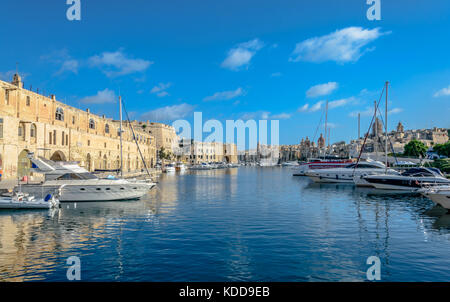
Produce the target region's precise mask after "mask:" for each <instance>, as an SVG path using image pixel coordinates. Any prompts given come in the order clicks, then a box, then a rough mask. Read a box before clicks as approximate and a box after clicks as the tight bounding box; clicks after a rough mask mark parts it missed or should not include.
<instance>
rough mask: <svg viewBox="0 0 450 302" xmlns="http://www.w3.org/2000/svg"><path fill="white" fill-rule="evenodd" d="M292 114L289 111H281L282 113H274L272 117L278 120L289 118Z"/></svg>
mask: <svg viewBox="0 0 450 302" xmlns="http://www.w3.org/2000/svg"><path fill="white" fill-rule="evenodd" d="M291 116H292V115H291V114H289V113H280V114H275V115H272V116H271V118H272V119H276V120H287V119H290V118H291Z"/></svg>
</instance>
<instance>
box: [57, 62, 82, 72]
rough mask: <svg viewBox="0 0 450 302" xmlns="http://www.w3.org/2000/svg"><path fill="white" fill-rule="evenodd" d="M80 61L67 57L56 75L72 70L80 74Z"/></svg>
mask: <svg viewBox="0 0 450 302" xmlns="http://www.w3.org/2000/svg"><path fill="white" fill-rule="evenodd" d="M79 65H80V64H79V63H78V61H77V60H74V59H67V60H65V61H64V62H63V63H62V66H61V68H60V69H59V70H58V71H57V72H56V73H55V75H59V74H62V73H64V72H66V71H70V72H73V73H75V74H78V68H79Z"/></svg>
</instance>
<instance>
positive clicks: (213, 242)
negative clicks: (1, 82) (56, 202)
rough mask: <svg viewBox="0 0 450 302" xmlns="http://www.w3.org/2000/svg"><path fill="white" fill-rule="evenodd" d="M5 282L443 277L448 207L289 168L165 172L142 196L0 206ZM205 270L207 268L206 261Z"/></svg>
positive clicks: (449, 273) (446, 274)
mask: <svg viewBox="0 0 450 302" xmlns="http://www.w3.org/2000/svg"><path fill="white" fill-rule="evenodd" d="M0 225H1V228H0V242H1V246H2V248H1V249H0V267H1V269H0V279H1V280H4V281H31V280H34V281H38V280H41V281H67V279H66V269H67V266H66V264H65V263H66V259H67V258H68V257H69V256H73V255H77V256H78V257H80V259H81V261H82V278H83V280H90V281H185V280H189V281H258V280H267V281H287V280H289V281H364V280H366V270H367V267H368V266H367V264H366V260H367V258H368V257H369V256H373V255H376V256H378V257H379V258H380V259H381V268H382V271H381V278H382V279H381V280H383V281H446V280H448V279H449V278H450V270H449V267H450V263H449V261H450V260H449V258H448V252H447V251H448V246H449V239H450V215H449V214H448V213H446V212H445V211H444V210H443V209H442V208H441V207H436V206H435V205H434V204H433V202H432V201H431V200H430V199H428V198H425V197H423V196H422V195H420V194H415V195H411V194H409V195H402V194H384V193H380V192H379V191H378V192H377V191H376V190H375V191H374V190H372V189H370V188H358V187H355V186H350V185H346V184H318V183H317V184H316V183H313V182H312V181H311V180H310V179H309V178H307V177H293V176H292V170H291V169H290V168H288V167H251V166H243V167H239V168H233V169H211V170H202V171H200V170H197V171H195V170H193V171H189V170H188V171H187V172H186V173H183V174H175V173H173V174H171V173H169V174H163V175H161V177H160V178H159V182H158V186H157V189H153V190H151V191H150V192H149V193H148V194H146V195H145V196H144V197H142V198H141V199H140V200H134V201H121V202H89V203H84V202H66V203H62V206H61V209H59V211H58V212H57V213H51V212H47V211H44V212H42V211H39V212H35V211H33V212H11V211H1V212H0ZM205 267H208V269H207V270H205V269H204V268H205Z"/></svg>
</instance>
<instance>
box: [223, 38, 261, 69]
mask: <svg viewBox="0 0 450 302" xmlns="http://www.w3.org/2000/svg"><path fill="white" fill-rule="evenodd" d="M263 46H264V43H263V42H261V41H260V40H259V39H253V40H250V41H248V42H245V43H241V44H238V45H237V46H236V47H234V48H232V49H230V50H229V51H228V55H227V57H226V58H225V60H224V61H223V62H222V64H221V66H222V67H223V68H227V69H230V70H234V71H237V70H240V69H241V68H242V67H244V66H248V65H249V64H250V61H251V59H252V58H253V56H254V55H255V54H256V52H257V51H258V50H260V49H261V48H262V47H263Z"/></svg>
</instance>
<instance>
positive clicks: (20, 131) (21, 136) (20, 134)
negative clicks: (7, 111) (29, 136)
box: [18, 123, 25, 140]
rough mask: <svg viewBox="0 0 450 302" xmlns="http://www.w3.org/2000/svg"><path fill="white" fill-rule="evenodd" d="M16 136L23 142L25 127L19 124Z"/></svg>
mask: <svg viewBox="0 0 450 302" xmlns="http://www.w3.org/2000/svg"><path fill="white" fill-rule="evenodd" d="M18 136H19V138H21V139H22V140H25V127H24V125H23V124H22V123H20V124H19V129H18Z"/></svg>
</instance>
